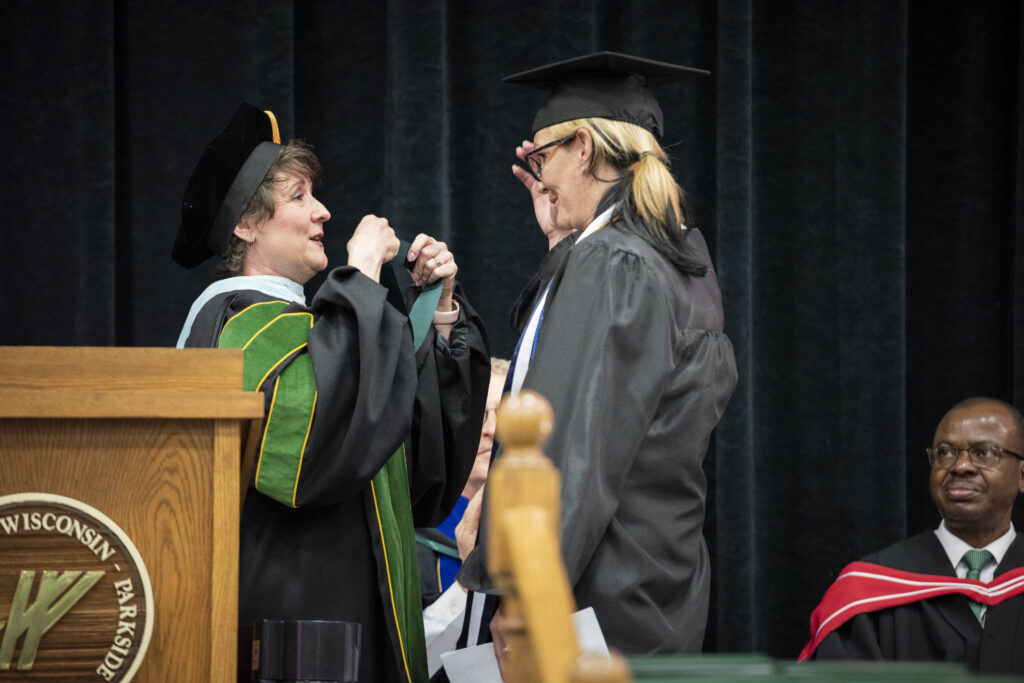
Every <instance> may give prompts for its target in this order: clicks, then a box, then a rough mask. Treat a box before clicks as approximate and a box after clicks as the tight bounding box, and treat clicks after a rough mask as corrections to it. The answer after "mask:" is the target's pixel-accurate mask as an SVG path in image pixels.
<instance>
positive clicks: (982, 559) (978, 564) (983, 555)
mask: <svg viewBox="0 0 1024 683" xmlns="http://www.w3.org/2000/svg"><path fill="white" fill-rule="evenodd" d="M995 559H996V558H995V557H994V556H993V555H992V553H990V552H989V551H987V550H968V551H967V552H966V553H964V557H963V560H962V562H965V563H966V564H967V578H968V579H974V580H975V581H978V580H980V577H981V569H982V567H984V566H985V565H987V564H988V563H989V562H992V561H993V560H995ZM970 605H971V611H972V612H974V616H976V617H978V621H981V612H982V610H983V609H985V606H984V605H983V604H981V603H980V602H975V601H974V600H971V601H970ZM982 626H984V622H982Z"/></svg>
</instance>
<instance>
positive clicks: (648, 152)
mask: <svg viewBox="0 0 1024 683" xmlns="http://www.w3.org/2000/svg"><path fill="white" fill-rule="evenodd" d="M581 128H586V129H587V130H588V131H590V134H591V137H592V138H593V140H594V153H593V155H592V156H591V159H590V166H589V168H588V169H587V170H588V171H589V172H591V173H593V172H594V169H596V168H598V167H599V166H600V165H601V164H602V162H603V163H605V164H607V165H608V166H610V167H611V168H614V169H615V170H616V171H618V172H619V175H618V176H617V177H615V178H598V177H597V175H596V174H595V175H594V177H595V178H597V180H599V181H602V182H607V183H610V184H611V187H610V188H609V190H608V192H606V193H605V195H604V197H603V198H602V199H601V202H600V204H599V206H598V209H597V211H596V213H601V212H602V211H604V210H605V209H607V208H608V207H609V206H611V205H612V204H615V203H620V204H621V208H620V213H619V217H620V219H622V221H621V222H623V223H625V227H626V228H627V229H629V230H630V231H632V232H635V233H636V234H638V235H639V236H640V237H642V238H643V239H645V240H646V241H647V242H649V243H650V244H651V245H652V246H653V247H654V248H655V249H657V250H658V251H659V252H660V253H662V254H663V255H664V256H665V257H666V258H668V259H669V260H670V261H672V263H674V264H675V265H676V267H678V268H679V269H680V270H682V271H683V272H685V273H687V274H689V275H698V276H699V275H703V274H704V273H705V272H706V270H707V266H706V265H705V264H704V263H702V262H701V261H699V260H698V259H697V258H696V257H694V256H693V254H692V253H691V252H692V250H691V249H690V248H689V247H688V246H687V244H686V241H685V238H684V233H683V232H682V230H681V227H682V225H683V224H684V223H685V221H686V210H687V208H686V193H685V192H683V188H682V187H680V186H679V183H677V182H676V179H675V178H674V177H673V176H672V172H671V171H670V170H669V168H670V166H671V162H670V160H669V158H668V154H667V153H666V152H665V150H664V149H663V148H662V146H661V145H660V144H658V141H657V139H656V138H655V137H654V135H653V134H652V133H651V132H650V131H649V130H647V129H646V128H643V127H641V126H638V125H636V124H634V123H628V122H626V121H613V120H612V119H604V118H583V119H575V120H573V121H565V122H562V123H556V124H554V125H553V126H551V127H550V129H549V130H550V131H551V135H552V137H553V138H556V139H557V138H563V137H567V136H570V135H573V134H574V133H575V132H576V131H577V130H579V129H581Z"/></svg>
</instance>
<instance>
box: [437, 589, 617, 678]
mask: <svg viewBox="0 0 1024 683" xmlns="http://www.w3.org/2000/svg"><path fill="white" fill-rule="evenodd" d="M572 623H573V626H574V627H575V629H576V641H577V642H578V643H579V648H580V652H593V653H596V654H601V655H607V654H608V645H607V643H605V640H604V633H602V632H601V625H600V624H598V623H597V614H595V613H594V608H593V607H587V608H585V609H581V610H580V611H579V612H576V613H575V614H573V615H572ZM441 664H442V665H444V671H445V673H446V674H448V680H450V681H451V683H502V681H501V672H500V671H499V670H498V659H497V657H495V656H494V643H484V644H483V645H477V646H475V647H467V648H466V649H464V650H453V651H452V652H445V653H444V654H442V655H441Z"/></svg>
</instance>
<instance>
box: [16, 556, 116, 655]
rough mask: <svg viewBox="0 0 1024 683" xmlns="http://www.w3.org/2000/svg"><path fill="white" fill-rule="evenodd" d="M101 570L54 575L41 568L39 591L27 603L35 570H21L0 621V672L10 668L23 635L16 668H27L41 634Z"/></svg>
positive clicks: (60, 615)
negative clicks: (8, 607) (4, 618)
mask: <svg viewBox="0 0 1024 683" xmlns="http://www.w3.org/2000/svg"><path fill="white" fill-rule="evenodd" d="M104 574H106V572H105V571H98V570H97V571H91V572H85V576H82V572H81V571H67V572H63V573H61V575H60V576H57V572H55V571H44V572H43V578H42V579H41V580H40V582H39V593H38V594H37V595H36V601H35V602H34V603H33V604H32V605H31V606H29V604H28V598H29V594H30V593H31V592H32V584H33V583H35V580H36V573H35V572H34V571H31V570H28V569H25V570H22V572H21V578H19V579H18V587H17V588H15V590H14V601H13V602H12V603H11V614H10V616H9V617H8V619H7V622H6V623H5V622H2V621H0V629H4V627H5V626H6V630H4V638H3V640H2V641H0V671H7V670H8V669H10V668H11V659H12V657H13V656H14V647H15V644H16V643H17V642H18V639H19V638H21V636H22V634H24V635H25V641H24V643H22V646H21V657H19V658H18V669H19V670H22V671H24V670H26V669H31V668H32V665H33V664H35V661H36V651H37V650H38V649H39V640H40V639H41V638H42V637H43V634H44V633H46V632H47V631H49V630H50V629H51V628H53V625H54V624H56V623H57V622H58V621H60V619H61V617H63V616H64V615H65V614H67V612H68V610H70V609H71V608H72V607H74V606H75V603H77V602H78V601H79V600H81V599H82V598H83V597H85V594H86V593H88V592H89V591H90V590H91V589H92V587H93V586H95V585H96V582H97V581H99V580H100V579H101V578H103V575H104Z"/></svg>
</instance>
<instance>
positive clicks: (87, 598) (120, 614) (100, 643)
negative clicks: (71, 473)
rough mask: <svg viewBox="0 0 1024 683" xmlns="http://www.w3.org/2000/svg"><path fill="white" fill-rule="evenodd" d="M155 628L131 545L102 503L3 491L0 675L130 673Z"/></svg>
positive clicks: (105, 676)
mask: <svg viewBox="0 0 1024 683" xmlns="http://www.w3.org/2000/svg"><path fill="white" fill-rule="evenodd" d="M152 631H153V588H152V586H151V584H150V581H149V575H148V574H147V573H146V567H145V565H144V564H143V562H142V557H141V556H140V555H139V553H138V551H137V550H136V549H135V546H134V545H133V544H132V541H131V539H130V538H128V536H127V535H126V534H125V533H124V531H122V530H121V528H120V527H118V526H117V524H115V523H114V522H113V521H111V520H110V519H109V518H108V517H107V516H106V515H104V514H103V513H102V512H100V511H99V510H97V509H95V508H93V507H91V506H89V505H86V504H85V503H82V502H80V501H77V500H74V499H72V498H66V497H64V496H58V495H54V494H49V493H19V494H15V495H9V496H0V683H2V682H3V681H5V680H12V681H13V680H17V681H26V682H27V681H54V682H56V681H61V682H62V683H70V682H72V681H130V680H131V679H132V677H133V676H134V675H135V672H136V671H137V670H138V668H139V665H140V664H141V663H142V659H143V657H144V656H145V654H146V648H147V647H148V645H149V639H150V636H151V634H152Z"/></svg>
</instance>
